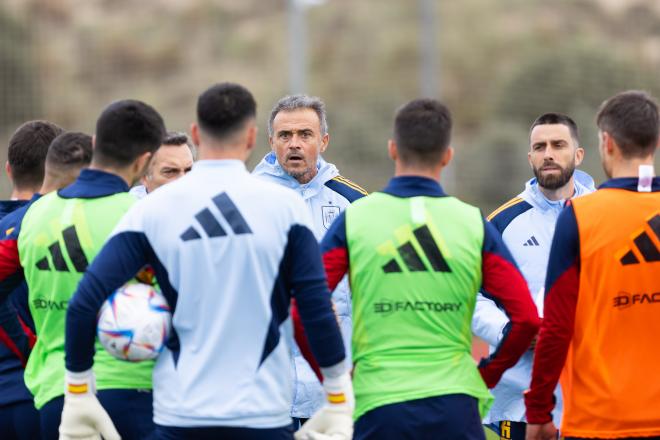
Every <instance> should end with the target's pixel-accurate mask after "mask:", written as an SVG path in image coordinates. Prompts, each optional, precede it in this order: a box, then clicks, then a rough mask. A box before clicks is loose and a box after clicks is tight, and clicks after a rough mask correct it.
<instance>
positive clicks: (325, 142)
mask: <svg viewBox="0 0 660 440" xmlns="http://www.w3.org/2000/svg"><path fill="white" fill-rule="evenodd" d="M328 142H330V133H326V134H324V135H323V137H322V138H321V151H320V152H321V153H323V152H325V150H326V149H327V148H328Z"/></svg>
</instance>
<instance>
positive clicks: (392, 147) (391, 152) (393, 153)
mask: <svg viewBox="0 0 660 440" xmlns="http://www.w3.org/2000/svg"><path fill="white" fill-rule="evenodd" d="M387 155H388V156H389V157H390V159H392V160H393V161H395V162H396V160H397V159H398V158H399V152H398V151H397V149H396V142H394V140H393V139H390V140H388V141H387Z"/></svg>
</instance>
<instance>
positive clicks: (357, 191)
mask: <svg viewBox="0 0 660 440" xmlns="http://www.w3.org/2000/svg"><path fill="white" fill-rule="evenodd" d="M325 186H327V187H328V188H330V189H331V190H333V191H334V192H336V193H337V194H339V195H341V196H342V197H344V198H345V199H346V200H348V201H349V203H353V202H354V201H356V200H357V199H360V198H362V197H364V196H366V195H368V193H367V191H366V190H365V189H364V188H362V187H360V186H359V185H357V184H355V183H353V182H351V181H350V180H348V179H347V178H345V177H342V176H337V177H335V178H334V179H330V180H328V181H327V182H325Z"/></svg>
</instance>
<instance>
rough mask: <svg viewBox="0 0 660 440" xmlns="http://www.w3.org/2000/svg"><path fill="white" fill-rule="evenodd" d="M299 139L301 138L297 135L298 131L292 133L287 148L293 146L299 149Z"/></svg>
mask: <svg viewBox="0 0 660 440" xmlns="http://www.w3.org/2000/svg"><path fill="white" fill-rule="evenodd" d="M300 140H301V138H300V136H299V135H298V133H293V134H292V135H291V139H290V140H289V148H293V149H296V150H299V149H300V148H301V146H300V143H301V142H300Z"/></svg>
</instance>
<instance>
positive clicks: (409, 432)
mask: <svg viewBox="0 0 660 440" xmlns="http://www.w3.org/2000/svg"><path fill="white" fill-rule="evenodd" d="M408 439H409V440H437V439H442V440H484V439H485V434H484V430H483V427H482V426H481V417H479V409H478V406H477V399H475V398H474V397H472V396H467V395H465V394H450V395H447V396H436V397H429V398H426V399H418V400H410V401H407V402H401V403H394V404H391V405H383V406H380V407H378V408H375V409H372V410H371V411H369V412H367V413H366V414H363V415H362V416H361V417H360V418H359V419H357V421H356V422H355V430H354V434H353V440H408Z"/></svg>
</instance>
